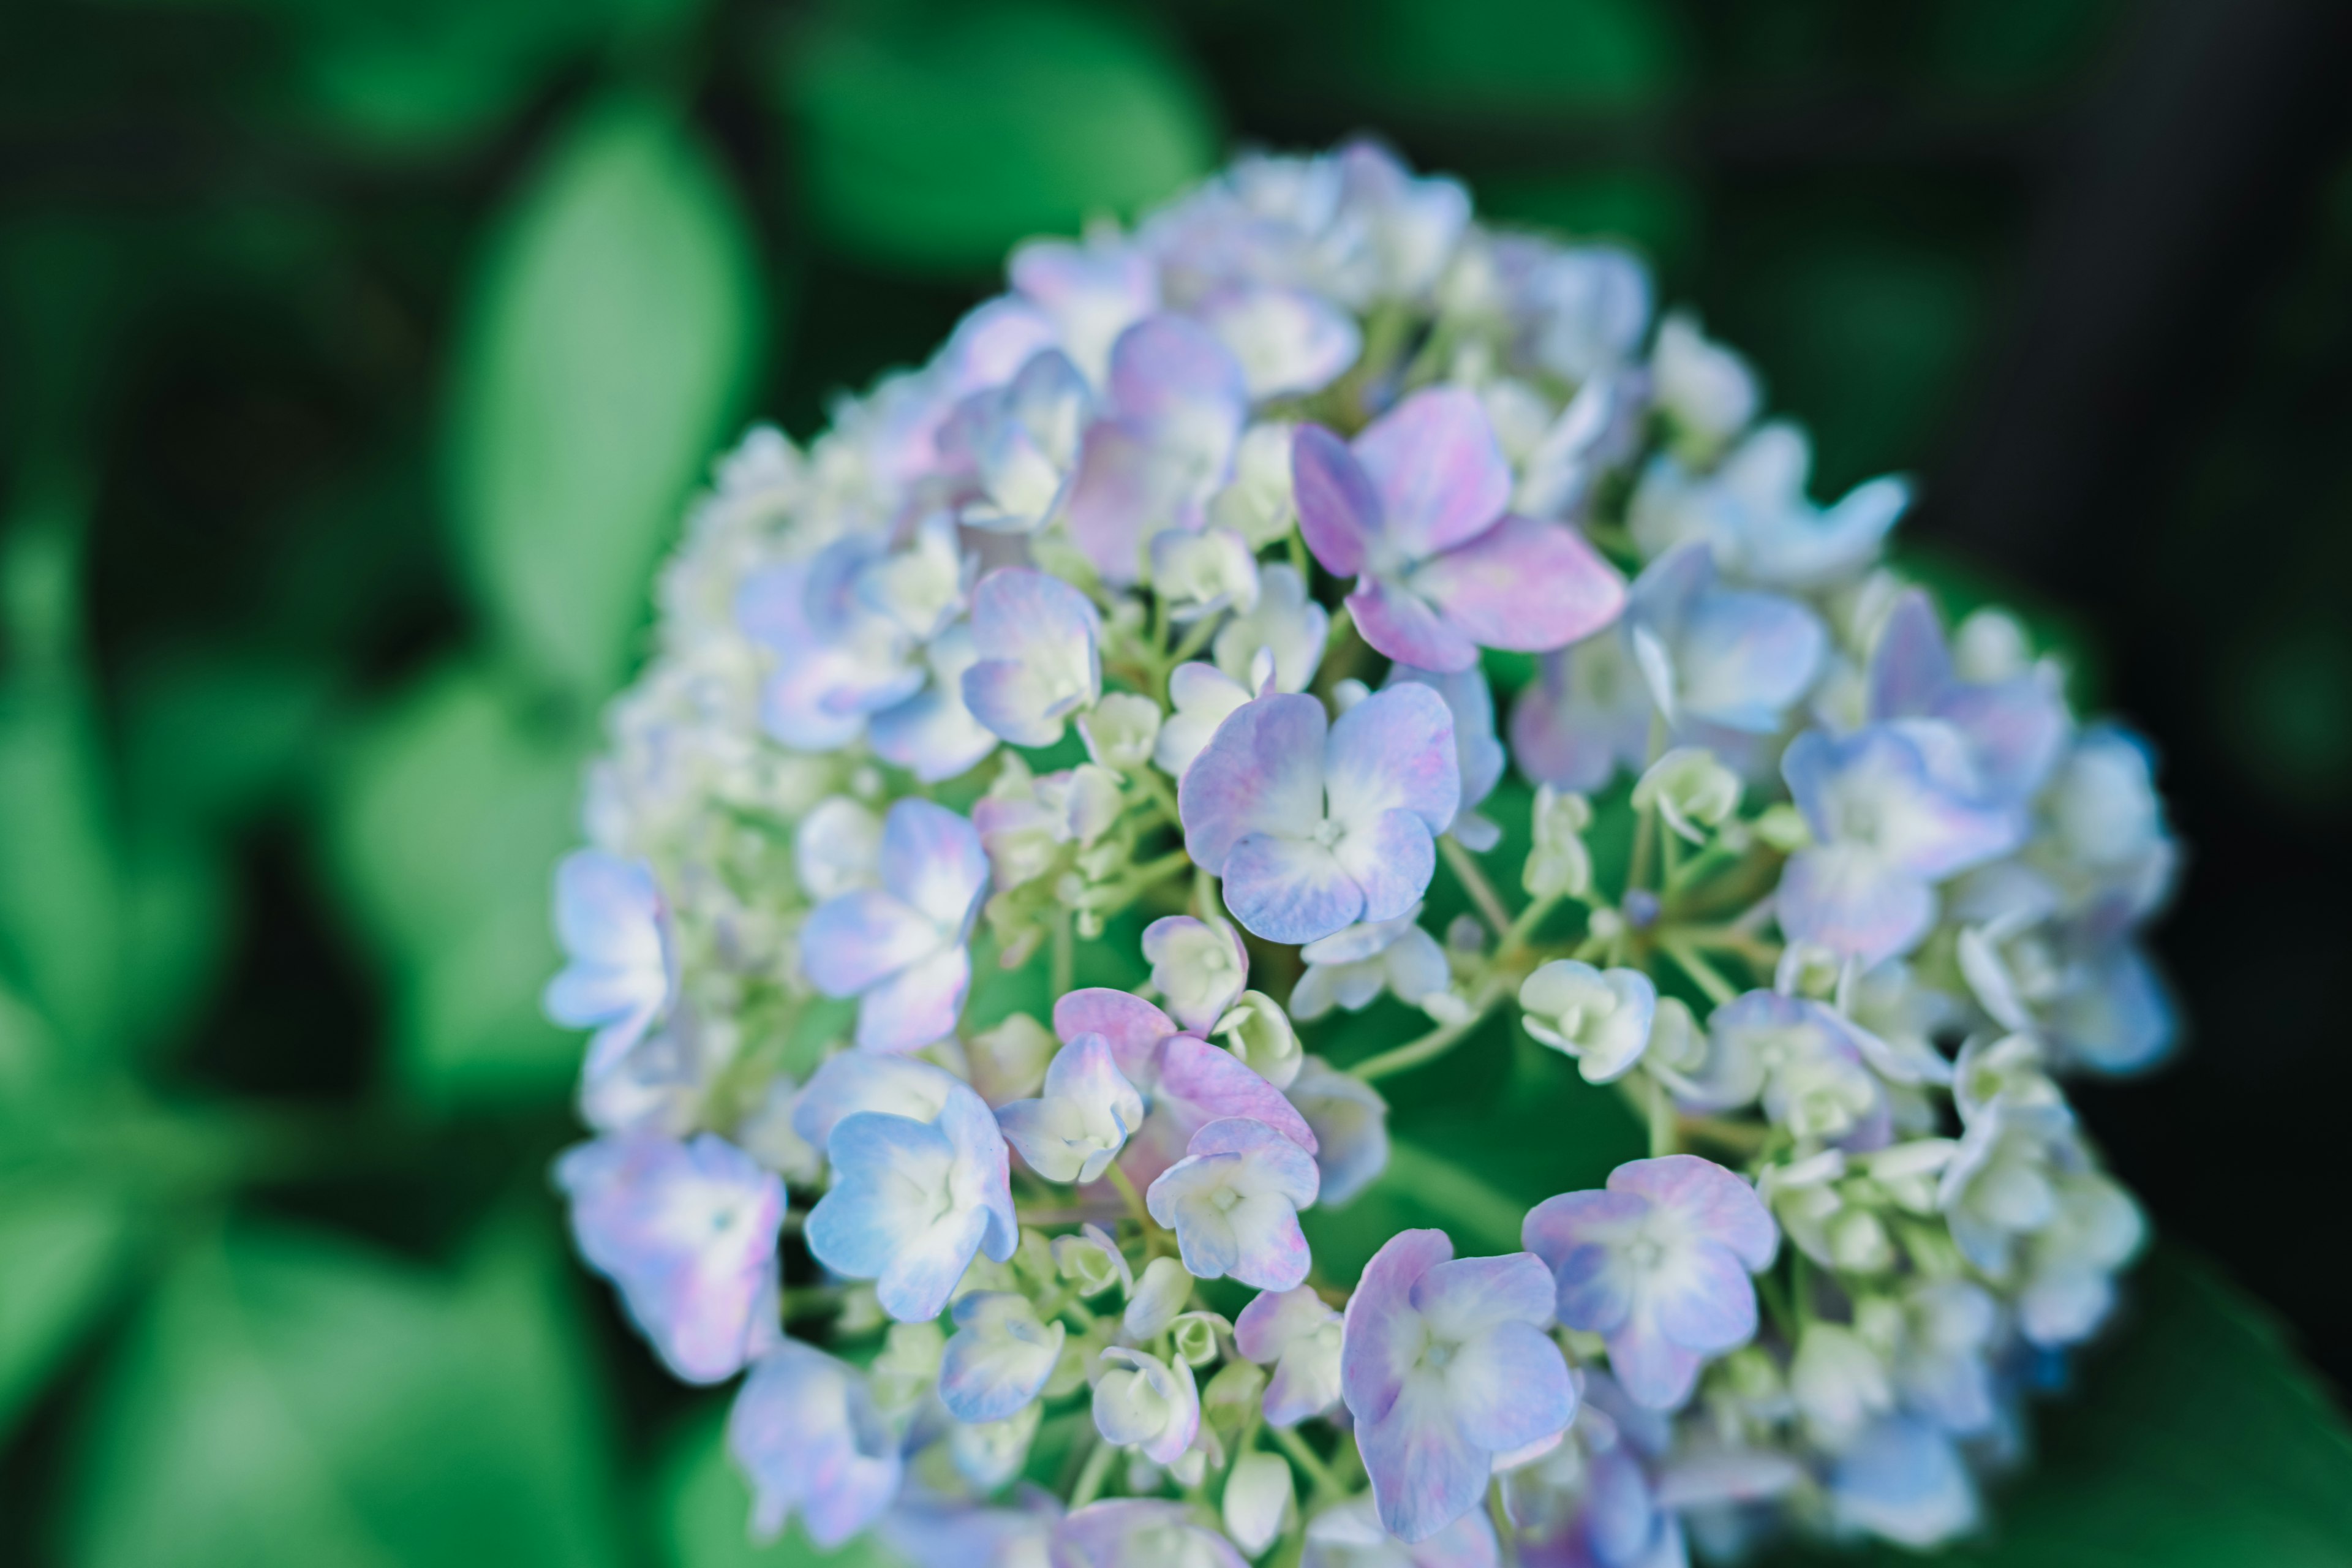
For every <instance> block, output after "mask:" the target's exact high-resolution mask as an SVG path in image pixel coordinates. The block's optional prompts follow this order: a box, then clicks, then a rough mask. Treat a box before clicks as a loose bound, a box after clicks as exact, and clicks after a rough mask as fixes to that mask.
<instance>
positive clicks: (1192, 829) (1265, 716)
mask: <svg viewBox="0 0 2352 1568" xmlns="http://www.w3.org/2000/svg"><path fill="white" fill-rule="evenodd" d="M1328 731H1329V721H1328V719H1327V718H1326V717H1325V715H1324V711H1323V704H1322V703H1321V702H1320V701H1319V700H1317V699H1315V698H1312V697H1308V696H1306V695H1304V694H1303V693H1286V692H1272V693H1269V694H1267V695H1266V696H1264V697H1260V698H1257V699H1256V700H1254V701H1250V702H1245V703H1244V704H1242V706H1240V707H1239V708H1236V709H1235V710H1234V711H1233V713H1232V714H1231V715H1230V716H1229V717H1227V719H1226V720H1225V721H1224V722H1223V724H1220V725H1219V726H1217V732H1216V733H1215V734H1214V735H1213V736H1212V737H1210V740H1209V743H1208V745H1207V746H1206V747H1205V748H1203V749H1202V752H1201V754H1200V755H1199V756H1198V757H1196V758H1194V759H1193V761H1192V767H1190V768H1189V769H1187V770H1186V771H1185V773H1184V778H1183V782H1182V783H1181V784H1179V785H1178V786H1177V793H1176V801H1177V808H1178V815H1179V816H1181V818H1182V819H1183V823H1184V848H1185V850H1186V852H1187V853H1189V854H1190V855H1191V856H1192V858H1193V860H1194V861H1195V862H1196V863H1198V864H1199V865H1200V866H1201V867H1202V868H1203V869H1205V870H1206V871H1208V873H1209V874H1210V875H1211V876H1223V874H1224V866H1225V858H1226V857H1227V856H1228V855H1230V854H1232V853H1233V848H1234V845H1235V844H1237V843H1239V842H1240V841H1241V840H1242V839H1244V838H1245V837H1249V836H1250V835H1252V834H1280V835H1285V836H1289V837H1309V836H1311V835H1312V834H1313V833H1314V832H1315V830H1316V828H1317V827H1318V826H1321V824H1322V821H1323V749H1324V740H1325V736H1326V735H1327V734H1328Z"/></svg>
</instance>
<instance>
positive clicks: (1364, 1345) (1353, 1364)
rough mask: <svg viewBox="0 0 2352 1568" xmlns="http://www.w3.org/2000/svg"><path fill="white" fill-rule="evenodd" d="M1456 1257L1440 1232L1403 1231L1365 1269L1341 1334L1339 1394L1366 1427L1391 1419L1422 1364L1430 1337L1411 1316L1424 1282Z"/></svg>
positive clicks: (1416, 1316) (1414, 1314)
mask: <svg viewBox="0 0 2352 1568" xmlns="http://www.w3.org/2000/svg"><path fill="white" fill-rule="evenodd" d="M1453 1257H1454V1243H1453V1240H1452V1239H1451V1238H1450V1237H1447V1236H1446V1234H1445V1233H1444V1231H1442V1230H1401V1231H1399V1232H1397V1233H1396V1235H1394V1236H1392V1237H1390V1238H1389V1239H1388V1241H1387V1243H1386V1244H1385V1245H1383V1246H1382V1247H1381V1249H1380V1250H1379V1251H1378V1252H1376V1253H1374V1254H1372V1259H1371V1261H1370V1262H1369V1263H1367V1264H1365V1265H1364V1272H1363V1275H1362V1277H1361V1278H1360V1279H1358V1280H1357V1282H1356V1289H1355V1292H1354V1294H1352V1295H1350V1296H1349V1298H1348V1309H1347V1313H1346V1315H1345V1318H1344V1320H1343V1327H1342V1330H1341V1346H1340V1352H1339V1357H1340V1373H1339V1378H1340V1388H1341V1392H1342V1394H1343V1396H1344V1397H1345V1398H1346V1400H1347V1402H1348V1410H1349V1414H1351V1415H1354V1416H1355V1418H1356V1421H1357V1424H1358V1426H1369V1425H1371V1424H1373V1423H1377V1422H1380V1421H1382V1420H1384V1419H1386V1418H1387V1416H1388V1415H1389V1412H1390V1410H1391V1408H1392V1407H1393V1406H1394V1405H1395V1404H1396V1402H1397V1396H1398V1395H1399V1394H1402V1392H1403V1390H1404V1384H1405V1377H1406V1374H1407V1373H1411V1372H1412V1369H1413V1368H1414V1367H1415V1366H1416V1365H1418V1364H1419V1363H1420V1361H1421V1353H1422V1350H1423V1346H1424V1345H1425V1344H1426V1343H1427V1342H1428V1333H1427V1331H1426V1330H1425V1329H1424V1328H1423V1324H1422V1321H1421V1314H1420V1313H1419V1312H1417V1311H1415V1310H1413V1306H1412V1288H1413V1285H1414V1283H1415V1282H1416V1281H1418V1280H1419V1279H1421V1277H1422V1276H1423V1275H1424V1274H1426V1273H1428V1272H1429V1271H1430V1270H1431V1269H1432V1268H1435V1267H1436V1266H1437V1265H1439V1264H1441V1263H1444V1262H1448V1261H1450V1260H1451V1259H1452V1258H1453Z"/></svg>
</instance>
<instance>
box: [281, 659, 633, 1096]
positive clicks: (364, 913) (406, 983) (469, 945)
mask: <svg viewBox="0 0 2352 1568" xmlns="http://www.w3.org/2000/svg"><path fill="white" fill-rule="evenodd" d="M587 739H588V738H587V737H586V736H584V735H582V734H579V733H576V732H573V731H568V730H558V731H553V732H542V731H540V730H539V729H537V728H535V727H533V726H532V725H530V724H529V723H528V722H526V721H525V719H524V717H523V715H522V714H521V713H520V711H519V710H518V706H517V704H516V703H515V702H514V700H512V698H511V696H510V694H509V692H508V691H507V690H506V689H503V688H501V687H500V686H499V684H497V683H496V682H495V681H494V680H493V679H492V678H491V677H490V676H489V675H488V674H487V673H486V672H484V671H483V670H481V669H479V668H470V667H466V666H454V667H451V668H446V669H444V670H442V671H440V672H439V673H437V674H436V675H434V676H432V677H430V678H428V679H425V681H422V682H420V683H419V684H418V686H417V687H415V689H412V690H411V691H410V692H409V693H407V694H406V696H405V697H404V698H403V699H402V700H400V701H398V702H397V703H396V704H394V706H393V707H392V708H391V710H388V711H387V712H385V713H383V714H382V715H380V716H379V717H378V718H377V719H376V720H375V721H373V723H372V724H371V725H370V726H369V727H368V728H367V730H366V731H363V732H362V734H361V735H360V736H359V737H358V738H357V740H356V741H355V742H354V743H353V744H352V746H351V747H350V748H349V749H348V751H347V752H345V754H344V755H343V757H342V758H341V764H340V766H339V767H338V768H337V770H336V773H335V783H334V786H333V788H332V789H331V792H330V795H329V797H328V800H327V802H326V821H325V823H324V828H325V833H326V837H327V845H328V852H329V857H330V860H331V866H332V868H333V870H334V873H335V878H336V880H337V883H338V885H339V886H340V888H341V891H342V894H343V898H344V900H345V902H346V904H347V905H348V907H349V908H350V909H351V910H352V914H353V915H354V916H355V917H356V918H357V921H358V922H359V924H360V926H361V928H362V931H364V932H365V933H366V935H367V936H368V937H369V939H370V941H371V943H372V945H373V947H374V948H375V950H376V952H377V953H378V954H379V956H380V957H381V959H382V960H383V964H384V967H385V969H386V972H387V974H388V976H389V978H390V979H391V981H392V984H393V988H394V1009H393V1010H394V1024H393V1031H394V1047H395V1048H394V1057H395V1061H396V1063H397V1068H398V1071H399V1074H400V1077H401V1079H402V1080H403V1081H404V1084H405V1085H406V1086H407V1087H408V1088H409V1089H411V1090H412V1091H413V1092H415V1093H416V1094H417V1095H418V1096H419V1097H420V1098H422V1099H425V1100H429V1101H446V1100H481V1099H490V1100H498V1099H513V1098H516V1097H526V1098H551V1097H554V1096H557V1095H561V1094H562V1092H563V1091H564V1089H565V1088H566V1087H567V1086H568V1085H569V1084H570V1083H571V1081H572V1077H573V1075H574V1073H575V1072H576V1071H577V1069H578V1066H579V1059H580V1041H579V1040H578V1038H577V1037H573V1036H571V1035H567V1034H564V1033H562V1031H560V1030H558V1029H556V1028H555V1027H554V1026H552V1025H551V1024H549V1023H547V1022H546V1021H545V1020H544V1019H542V1018H541V1016H540V1014H539V992H540V988H541V986H542V985H544V984H546V983H547V979H548V977H549V976H550V975H551V974H553V973H555V971H556V968H557V965H558V963H559V962H560V961H559V958H558V955H557V952H556V947H555V941H554V938H553V936H552V935H551V932H550V930H549V925H548V897H549V887H550V883H551V879H552V877H553V875H554V867H555V862H556V860H557V859H558V858H560V857H561V856H562V854H563V852H564V851H565V850H566V849H567V848H569V847H571V845H572V841H573V840H574V838H575V837H577V828H576V826H575V824H576V822H577V817H578V813H577V801H578V795H579V780H580V766H581V763H582V760H583V756H584V754H585V750H586V744H587Z"/></svg>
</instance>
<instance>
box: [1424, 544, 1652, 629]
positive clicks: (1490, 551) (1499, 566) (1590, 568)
mask: <svg viewBox="0 0 2352 1568" xmlns="http://www.w3.org/2000/svg"><path fill="white" fill-rule="evenodd" d="M1411 582H1412V591H1413V592H1414V593H1415V594H1416V595H1419V596H1420V597H1422V598H1423V599H1426V600H1428V601H1429V602H1430V603H1431V604H1433V605H1436V606H1437V612H1438V614H1439V615H1441V616H1444V618H1445V619H1446V621H1447V622H1448V623H1450V624H1451V625H1452V626H1454V629H1455V630H1457V631H1459V632H1461V633H1463V634H1464V635H1465V637H1469V638H1470V640H1471V641H1473V642H1475V643H1476V644H1478V645H1479V646H1480V647H1500V648H1515V649H1517V650H1519V651H1522V652H1526V653H1543V652H1547V651H1549V650H1550V649H1552V648H1556V647H1567V646H1568V645H1569V644H1570V643H1572V642H1576V641H1579V640H1580V639H1581V638H1584V637H1591V635H1592V634H1593V633H1594V632H1597V631H1599V630H1600V629H1601V627H1603V626H1607V625H1609V623H1610V622H1612V621H1613V620H1615V619H1616V618H1617V616H1618V612H1620V611H1621V610H1622V609H1623V608H1624V607H1625V579H1624V576H1623V575H1622V574H1620V573H1619V572H1618V570H1617V569H1616V568H1615V567H1614V566H1612V565H1610V564H1609V563H1608V562H1606V561H1604V560H1602V559H1601V554H1600V552H1598V551H1596V550H1594V549H1593V548H1592V546H1591V545H1590V544H1588V543H1586V542H1584V536H1583V535H1582V534H1580V533H1579V532H1577V531H1575V530H1574V529H1572V528H1569V527H1567V526H1565V525H1564V524H1561V523H1557V522H1538V521H1535V520H1534V519H1533V518H1526V517H1511V516H1507V517H1505V518H1504V519H1503V520H1502V521H1500V522H1498V523H1496V525H1495V526H1494V527H1492V528H1490V529H1488V530H1487V531H1486V532H1484V533H1482V534H1480V535H1479V536H1478V537H1477V538H1475V539H1474V540H1472V541H1470V542H1468V543H1467V544H1465V545H1462V546H1460V547H1459V548H1457V549H1454V550H1449V551H1447V552H1444V554H1442V555H1438V556H1434V557H1433V558H1432V559H1430V560H1429V561H1426V562H1424V563H1423V564H1422V565H1421V566H1420V568H1419V569H1418V570H1416V571H1415V572H1414V573H1413V574H1412V578H1411Z"/></svg>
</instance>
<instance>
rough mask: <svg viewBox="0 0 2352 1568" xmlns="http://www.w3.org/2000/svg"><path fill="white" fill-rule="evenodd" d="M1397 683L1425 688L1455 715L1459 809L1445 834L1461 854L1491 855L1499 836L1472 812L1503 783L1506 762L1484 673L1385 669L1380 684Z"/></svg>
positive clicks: (1405, 667)
mask: <svg viewBox="0 0 2352 1568" xmlns="http://www.w3.org/2000/svg"><path fill="white" fill-rule="evenodd" d="M1401 681H1412V682H1414V683H1415V684H1417V685H1421V686H1426V687H1428V688H1429V689H1431V690H1432V691H1434V692H1436V693H1437V694H1438V695H1439V696H1440V697H1443V698H1444V699H1445V710H1446V711H1447V712H1449V713H1451V714H1453V715H1454V761H1455V763H1456V764H1457V765H1458V766H1459V767H1460V769H1461V772H1462V804H1461V806H1460V808H1459V809H1458V810H1457V811H1456V812H1455V813H1454V822H1453V824H1452V826H1449V827H1448V828H1447V829H1446V831H1447V832H1449V833H1451V834H1453V835H1454V837H1455V838H1457V839H1459V840H1460V841H1461V844H1462V847H1464V848H1465V849H1475V850H1477V851H1479V852H1480V853H1482V854H1483V853H1485V852H1486V850H1489V849H1492V848H1493V847H1495V846H1496V845H1497V844H1499V843H1501V842H1502V838H1503V830H1502V828H1500V827H1499V826H1496V824H1494V823H1493V822H1490V821H1488V820H1487V819H1486V817H1483V816H1479V815H1478V812H1477V807H1478V804H1479V803H1480V802H1481V801H1483V800H1485V799H1486V797H1487V796H1488V795H1492V794H1494V793H1495V786H1496V784H1500V783H1502V781H1503V765H1504V763H1505V761H1506V760H1507V759H1506V758H1505V756H1504V753H1503V742H1501V741H1499V740H1497V739H1496V736H1495V693H1494V689H1492V688H1491V687H1489V686H1488V685H1487V684H1486V672H1485V671H1483V670H1481V669H1479V668H1476V667H1475V666H1473V667H1472V668H1468V669H1459V670H1455V671H1454V672H1453V673H1452V674H1444V673H1442V672H1440V671H1437V670H1433V669H1415V668H1413V667H1412V666H1411V665H1409V664H1398V665H1391V666H1390V668H1389V678H1388V679H1387V680H1386V681H1385V682H1383V683H1382V684H1383V685H1386V686H1395V685H1397V684H1398V683H1399V682H1401Z"/></svg>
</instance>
